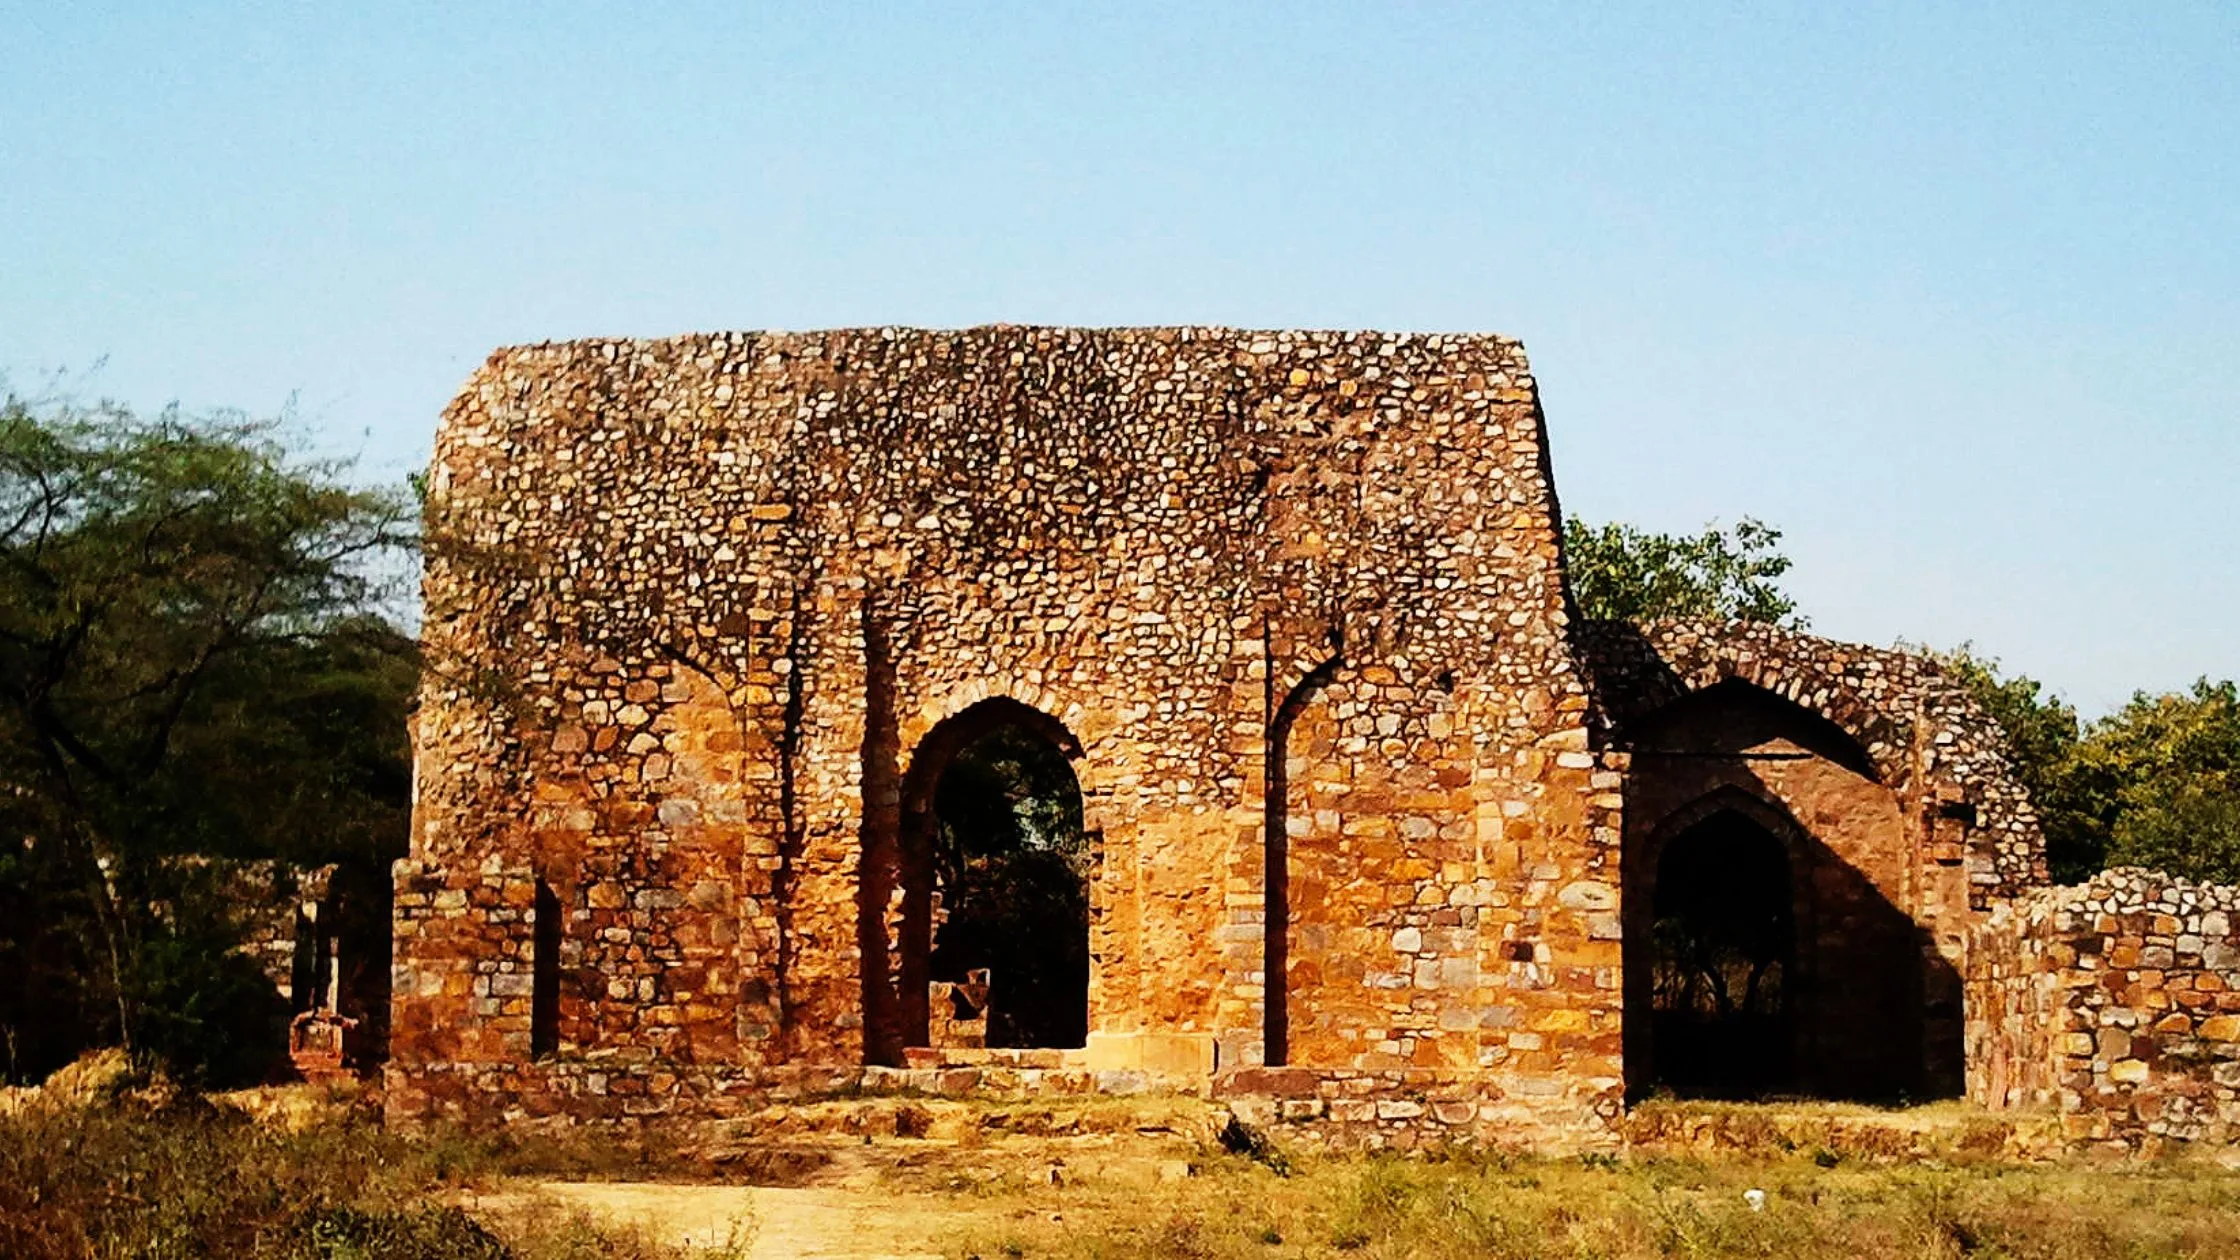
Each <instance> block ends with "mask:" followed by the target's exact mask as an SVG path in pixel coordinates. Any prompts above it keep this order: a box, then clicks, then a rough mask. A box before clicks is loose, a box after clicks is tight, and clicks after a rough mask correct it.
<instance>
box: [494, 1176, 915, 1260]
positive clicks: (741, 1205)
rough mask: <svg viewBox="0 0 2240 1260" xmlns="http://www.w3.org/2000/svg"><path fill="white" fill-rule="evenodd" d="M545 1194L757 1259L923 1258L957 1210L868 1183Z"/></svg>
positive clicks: (620, 1187) (636, 1186) (573, 1189)
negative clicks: (866, 1184)
mask: <svg viewBox="0 0 2240 1260" xmlns="http://www.w3.org/2000/svg"><path fill="white" fill-rule="evenodd" d="M535 1189H536V1192H537V1193H538V1194H540V1195H542V1196H544V1197H546V1198H550V1199H553V1200H557V1201H558V1202H560V1203H561V1204H563V1205H565V1206H567V1207H570V1208H575V1209H579V1210H582V1211H585V1212H588V1213H590V1214H591V1215H593V1216H598V1217H602V1218H605V1219H607V1220H610V1221H614V1222H615V1223H617V1224H625V1225H631V1226H635V1227H637V1228H639V1229H643V1230H645V1231H646V1233H647V1234H648V1235H650V1236H652V1237H655V1238H658V1239H660V1240H661V1241H663V1242H666V1243H669V1244H671V1245H672V1246H681V1247H695V1248H719V1249H725V1250H732V1249H736V1248H738V1247H739V1245H740V1244H741V1243H744V1244H745V1250H744V1251H743V1252H736V1251H734V1254H743V1255H745V1256H748V1257H752V1258H753V1260H764V1258H765V1257H768V1258H769V1260H781V1258H782V1257H792V1256H797V1257H802V1258H803V1260H807V1258H809V1257H815V1258H817V1260H920V1258H921V1257H935V1256H939V1255H940V1254H941V1253H940V1252H939V1251H938V1250H936V1249H935V1247H934V1239H935V1238H936V1237H937V1236H938V1235H939V1233H940V1231H941V1230H942V1229H943V1228H945V1227H948V1226H951V1225H954V1224H955V1223H956V1221H957V1220H958V1217H957V1215H956V1212H955V1209H953V1208H951V1207H950V1206H949V1205H948V1204H947V1203H945V1202H944V1201H942V1200H939V1199H935V1198H931V1197H928V1196H919V1195H914V1194H908V1193H896V1192H895V1191H893V1190H881V1189H878V1188H876V1187H869V1186H815V1187H803V1188H779V1187H772V1186H689V1185H663V1184H659V1183H648V1182H584V1181H548V1182H540V1183H538V1184H537V1185H536V1187H535Z"/></svg>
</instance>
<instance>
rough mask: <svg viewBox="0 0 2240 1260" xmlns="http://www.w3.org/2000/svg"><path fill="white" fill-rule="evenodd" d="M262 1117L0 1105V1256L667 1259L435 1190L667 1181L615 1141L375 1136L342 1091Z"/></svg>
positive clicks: (575, 1221)
mask: <svg viewBox="0 0 2240 1260" xmlns="http://www.w3.org/2000/svg"><path fill="white" fill-rule="evenodd" d="M283 1111H284V1114H279V1115H267V1116H265V1117H263V1118H259V1117H258V1116H254V1115H251V1114H249V1113H248V1112H247V1111H245V1110H243V1109H241V1108H239V1107H236V1106H230V1105H226V1104H224V1103H221V1102H213V1101H211V1100H208V1099H203V1098H196V1097H193V1096H191V1095H183V1094H180V1093H178V1092H177V1091H175V1090H171V1089H169V1088H166V1087H164V1086H162V1085H161V1083H160V1082H159V1083H148V1082H134V1081H131V1080H122V1079H120V1080H118V1081H116V1082H115V1083H114V1085H113V1087H108V1088H104V1089H101V1090H98V1091H79V1092H77V1093H74V1094H60V1093H56V1094H44V1095H31V1096H27V1095H26V1094H19V1095H18V1096H17V1097H16V1098H14V1099H12V1100H11V1104H10V1105H9V1106H8V1107H5V1108H0V1256H5V1257H8V1258H9V1260H95V1258H97V1257H101V1258H106V1257H151V1258H154V1260H198V1258H201V1257H209V1258H211V1260H218V1258H221V1257H222V1258H224V1260H589V1258H590V1257H594V1256H599V1257H620V1258H621V1260H669V1258H670V1257H673V1256H675V1255H677V1254H678V1253H676V1252H674V1251H672V1250H671V1249H668V1248H664V1247H660V1246H657V1245H655V1244H653V1243H652V1242H650V1241H648V1240H647V1239H646V1238H645V1237H644V1236H643V1235H641V1234H639V1233H637V1232H635V1231H632V1230H629V1229H625V1228H617V1227H614V1226H612V1225H606V1224H600V1223H595V1222H593V1221H592V1220H591V1219H589V1218H588V1217H584V1216H580V1215H568V1214H564V1213H554V1212H541V1213H529V1214H517V1215H516V1216H512V1217H508V1218H506V1219H503V1220H483V1219H478V1218H476V1217H473V1216H470V1215H469V1214H468V1213H466V1212H465V1211H462V1210H461V1209H460V1208H458V1207H457V1206H454V1205H453V1203H452V1200H453V1199H454V1198H455V1197H456V1196H457V1193H458V1192H459V1191H460V1190H461V1189H463V1188H465V1187H468V1186H473V1185H479V1184H487V1183H493V1182H496V1181H499V1180H501V1179H503V1178H505V1177H507V1176H510V1175H514V1174H523V1175H561V1176H600V1175H604V1176H615V1175H622V1176H629V1175H647V1174H648V1173H664V1174H674V1173H675V1172H676V1171H678V1168H677V1166H676V1165H674V1164H670V1163H664V1162H663V1156H662V1153H661V1152H658V1151H649V1150H647V1149H645V1148H643V1147H642V1146H641V1147H633V1146H632V1145H630V1144H626V1143H615V1142H612V1141H604V1142H602V1141H595V1140H590V1139H575V1140H566V1139H559V1138H550V1139H548V1138H541V1137H532V1138H529V1139H526V1140H524V1139H520V1138H513V1137H508V1136H506V1135H503V1134H472V1133H465V1132H457V1131H450V1132H439V1133H434V1134H429V1135H421V1136H414V1137H403V1136H399V1135H394V1134H389V1133H385V1132H384V1131H382V1130H381V1129H380V1128H379V1127H378V1126H376V1125H375V1124H374V1123H373V1122H372V1118H371V1116H370V1115H369V1114H368V1113H367V1112H366V1111H365V1110H364V1109H362V1108H357V1107H354V1106H352V1105H351V1104H350V1101H349V1099H348V1098H347V1097H328V1098H325V1099H320V1098H318V1097H314V1096H305V1097H301V1098H298V1099H295V1100H292V1103H291V1105H290V1106H288V1107H286V1108H284V1109H283Z"/></svg>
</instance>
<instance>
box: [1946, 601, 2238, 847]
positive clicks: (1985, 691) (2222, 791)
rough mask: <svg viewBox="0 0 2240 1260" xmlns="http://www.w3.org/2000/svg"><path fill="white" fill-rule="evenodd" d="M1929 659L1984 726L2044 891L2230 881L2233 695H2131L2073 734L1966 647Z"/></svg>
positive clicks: (2075, 725)
mask: <svg viewBox="0 0 2240 1260" xmlns="http://www.w3.org/2000/svg"><path fill="white" fill-rule="evenodd" d="M1937 657H1938V659H1939V660H1940V661H1941V662H1943V664H1944V666H1945V667H1946V668H1947V669H1949V670H1951V671H1952V673H1953V674H1954V676H1955V677H1957V678H1958V679H1959V681H1960V682H1961V683H1962V684H1963V685H1965V686H1966V687H1967V688H1968V689H1969V691H1970V692H1971V693H1973V694H1974V696H1975V698H1976V700H1977V702H1978V703H1980V704H1981V705H1982V706H1983V707H1984V709H1985V710H1986V711H1987V712H1989V713H1990V714H1991V716H1992V717H1994V718H1996V719H1997V720H1998V722H1999V724H2000V726H2001V727H2002V728H2004V730H2005V731H2006V735H2007V748H2008V752H2009V754H2010V755H2011V756H2012V757H2013V760H2014V764H2015V771H2016V775H2017V777H2019V778H2020V779H2021V780H2022V783H2023V786H2024V787H2025V788H2027V789H2029V792H2030V799H2031V802H2032V804H2034V805H2035V806H2036V808H2037V811H2038V819H2039V823H2040V825H2041V827H2042V828H2043V829H2044V832H2045V837H2046V865H2047V867H2048V869H2049V871H2050V873H2051V875H2052V877H2053V879H2054V880H2055V881H2056V882H2059V883H2074V882H2076V881H2078V880H2082V879H2087V878H2090V877H2091V876H2092V875H2093V874H2094V873H2095V872H2098V871H2100V870H2102V869H2104V868H2106V867H2108V866H2111V865H2113V866H2147V867H2152V868H2154V869H2156V870H2161V871H2167V872H2169V873H2170V874H2173V875H2180V876H2183V877H2186V878H2189V879H2198V880H2212V881H2220V882H2230V881H2234V880H2240V694H2236V693H2235V688H2234V684H2233V683H2231V682H2229V681H2227V682H2221V683H2212V682H2210V681H2209V680H2207V679H2202V680H2201V681H2199V682H2196V683H2195V684H2194V685H2193V688H2192V690H2191V691H2189V692H2171V693H2166V694H2163V695H2148V694H2147V693H2145V692H2141V693H2138V694H2137V695H2134V696H2133V697H2132V698H2131V701H2130V703H2128V704H2126V705H2125V706H2124V707H2123V708H2121V709H2119V710H2117V711H2116V712H2114V713H2112V714H2109V715H2108V716H2106V717H2104V718H2100V719H2098V720H2096V721H2093V722H2089V723H2085V722H2080V721H2079V720H2078V718H2077V712H2076V710H2075V709H2074V708H2072V707H2070V706H2069V705H2068V704H2067V703H2065V702H2063V701H2062V700H2061V699H2060V698H2058V697H2056V696H2053V695H2052V694H2050V693H2048V692H2047V691H2046V690H2045V688H2044V687H2043V686H2042V685H2041V684H2040V683H2038V682H2037V681H2036V680H2035V679H2031V678H2027V677H2023V676H2020V675H2016V676H2012V677H2008V676H2005V675H2003V674H2002V673H2001V672H2000V670H1999V665H1998V662H1997V661H1995V660H1991V659H1988V658H1985V657H1981V656H1978V655H1976V654H1975V653H1974V652H1973V651H1972V650H1971V649H1969V648H1968V647H1966V646H1963V647H1961V648H1960V649H1958V650H1956V651H1953V652H1946V653H1939V654H1937Z"/></svg>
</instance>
